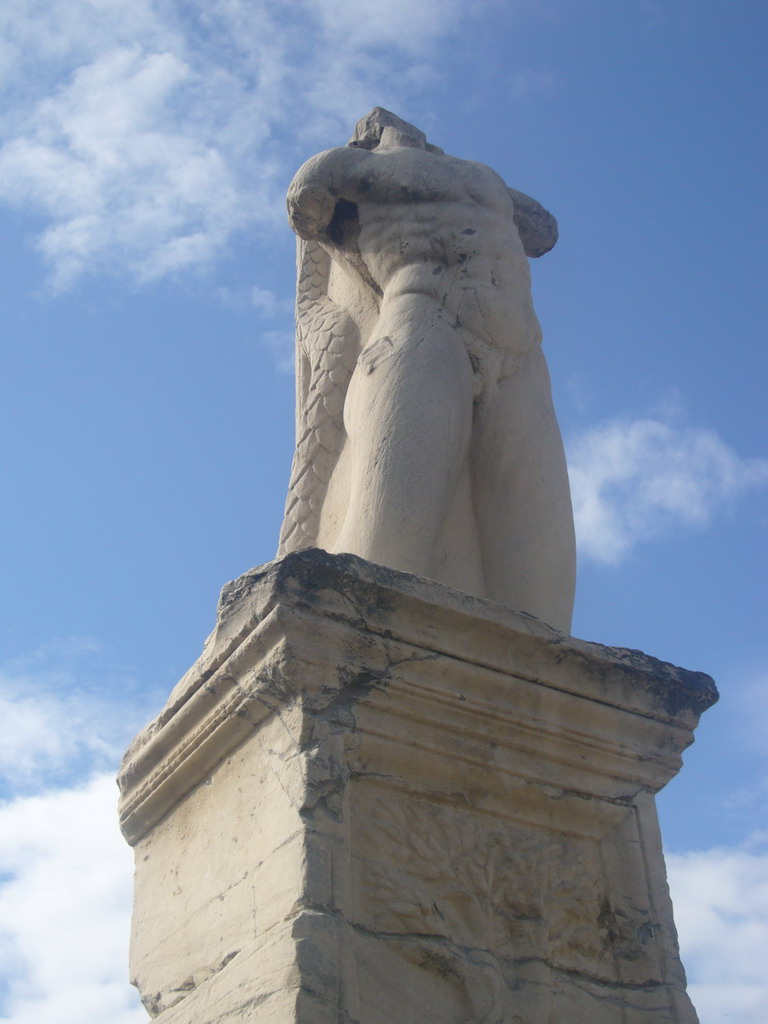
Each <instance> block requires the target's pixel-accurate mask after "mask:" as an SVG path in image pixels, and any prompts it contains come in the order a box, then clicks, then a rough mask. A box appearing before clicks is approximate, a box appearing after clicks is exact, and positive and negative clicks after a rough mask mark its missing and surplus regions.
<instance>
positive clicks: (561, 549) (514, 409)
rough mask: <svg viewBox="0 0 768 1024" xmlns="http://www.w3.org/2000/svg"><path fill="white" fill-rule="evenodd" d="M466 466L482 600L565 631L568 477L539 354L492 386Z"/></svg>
mask: <svg viewBox="0 0 768 1024" xmlns="http://www.w3.org/2000/svg"><path fill="white" fill-rule="evenodd" d="M471 465H472V473H473V487H474V491H475V507H476V513H477V517H478V527H479V531H480V543H481V548H482V559H483V569H484V574H485V581H486V594H487V596H488V597H490V598H492V599H493V600H495V601H499V602H501V603H502V604H505V605H507V606H508V607H511V608H514V609H516V610H518V611H526V612H530V613H531V614H532V615H536V616H537V617H538V618H541V619H544V621H545V622H548V623H549V624H550V625H552V626H555V627H556V628H557V629H561V630H563V631H564V632H566V633H567V632H570V627H571V616H572V614H573V596H574V588H575V578H576V554H575V540H574V532H573V513H572V510H571V497H570V489H569V486H568V473H567V469H566V464H565V454H564V451H563V443H562V440H561V437H560V430H559V428H558V425H557V420H556V419H555V412H554V408H553V405H552V394H551V387H550V382H549V373H548V371H547V366H546V362H545V360H544V356H543V354H542V352H541V350H540V349H539V348H536V349H534V350H533V351H532V352H531V353H530V354H529V355H528V356H527V357H526V358H525V359H524V361H523V364H522V365H521V367H520V368H519V369H518V370H516V371H515V372H514V373H513V374H512V375H511V376H510V377H505V378H504V379H503V380H501V381H499V383H498V385H497V386H496V387H495V388H494V387H493V386H491V387H489V389H488V390H487V391H486V393H485V395H484V396H483V399H482V401H481V402H480V404H479V406H478V409H477V412H476V419H475V433H474V437H473V441H472V452H471Z"/></svg>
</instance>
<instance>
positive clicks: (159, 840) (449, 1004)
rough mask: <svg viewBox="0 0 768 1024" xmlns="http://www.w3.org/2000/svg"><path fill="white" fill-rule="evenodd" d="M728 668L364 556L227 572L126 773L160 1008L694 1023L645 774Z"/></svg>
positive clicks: (681, 734) (249, 1017) (655, 784)
mask: <svg viewBox="0 0 768 1024" xmlns="http://www.w3.org/2000/svg"><path fill="white" fill-rule="evenodd" d="M716 697H717V694H716V690H715V688H714V684H713V683H712V680H711V679H710V678H709V677H708V676H705V675H703V674H701V673H695V672H687V671H685V670H683V669H678V668H674V667H673V666H671V665H667V664H664V663H661V662H658V661H655V660H654V659H652V658H648V657H646V656H645V655H643V654H640V653H639V652H636V651H626V650H619V649H611V648H605V647H601V646H599V645H596V644H589V643H585V642H583V641H579V640H575V639H573V638H566V637H565V636H563V635H562V634H560V633H557V632H555V631H554V630H552V629H550V628H549V627H548V626H546V625H544V624H543V623H541V622H539V621H537V620H536V619H534V618H531V617H529V616H526V615H521V614H516V613H514V612H511V611H509V610H507V609H505V608H502V607H500V606H499V605H497V604H494V603H491V602H488V601H484V600H481V599H477V598H472V597H468V596H466V595H463V594H460V593H458V592H456V591H452V590H450V589H448V588H446V587H443V586H441V585H439V584H436V583H433V582H431V581H428V580H424V579H419V578H417V577H413V576H410V575H408V574H402V573H399V572H394V571H390V570H386V569H383V568H381V567H377V566H374V565H371V564H370V563H367V562H364V561H362V560H360V559H357V558H354V557H352V556H333V555H329V554H326V553H325V552H320V551H313V550H310V551H306V552H302V553H300V554H295V555H291V556H288V557H287V558H285V559H283V560H280V561H277V562H274V563H271V564H269V565H267V566H263V567H261V568H259V569H256V570H253V571H252V572H250V573H247V574H246V575H245V576H243V577H241V578H240V579H239V580H236V581H234V582H233V583H232V584H229V585H228V586H227V587H225V588H224V591H223V592H222V600H221V602H220V607H219V617H218V621H217V625H216V629H215V631H214V633H213V634H212V636H211V638H210V639H209V641H208V643H207V644H206V647H205V649H204V651H203V654H202V656H201V658H200V659H199V661H198V662H197V663H196V664H195V665H194V666H193V667H192V669H191V670H190V671H189V673H187V675H186V676H185V677H184V678H183V679H182V680H181V682H180V683H179V685H178V686H177V687H176V689H175V690H174V691H173V693H172V695H171V697H170V699H169V702H168V704H167V705H166V707H165V709H164V710H163V712H162V713H161V714H160V716H159V717H158V718H157V719H156V720H155V721H154V722H153V723H152V724H151V725H150V726H148V727H147V729H145V730H144V731H143V732H142V733H140V734H139V736H137V738H136V740H135V741H134V742H133V744H132V745H131V748H130V749H129V751H128V753H127V754H126V757H125V760H124V764H123V768H122V771H121V776H120V786H121V791H122V799H121V819H122V825H123V829H124V832H125V835H126V837H127V838H128V840H129V842H130V843H131V844H133V845H134V846H135V852H136V899H135V910H134V923H133V939H132V949H131V970H132V976H133V978H134V980H135V983H136V984H137V985H138V987H139V991H140V992H141V995H142V998H143V1000H144V1002H145V1005H146V1006H147V1007H148V1009H149V1010H150V1011H151V1013H152V1014H153V1015H155V1014H159V1016H158V1021H159V1022H161V1024H234V1022H236V1021H237V1022H238V1024H242V1022H248V1024H267V1022H270V1024H291V1022H294V1024H575V1022H579V1024H581V1022H584V1021H589V1022H590V1024H693V1022H695V1021H696V1015H695V1012H694V1010H693V1008H692V1006H691V1004H690V1002H689V1000H688V997H687V995H686V994H685V977H684V973H683V969H682V967H681V965H680V962H679V958H678V952H677V946H676V939H675V930H674V924H673V919H672V908H671V904H670V901H669V895H668V891H667V886H666V880H665V869H664V860H663V856H662V851H661V844H660V838H659V834H658V826H657V818H656V811H655V806H654V794H655V793H656V792H657V791H658V790H659V789H660V788H661V787H662V786H664V785H665V783H666V782H667V781H668V780H669V779H670V778H671V777H672V776H673V775H674V774H675V773H676V772H677V770H678V769H679V767H680V763H681V759H680V755H681V752H682V751H683V750H684V749H685V747H686V746H687V745H688V744H689V743H690V742H691V740H692V730H693V729H694V728H695V726H696V724H697V721H698V718H699V715H700V714H701V712H702V711H704V710H705V709H706V708H707V707H708V706H709V705H710V704H712V703H713V702H714V700H716Z"/></svg>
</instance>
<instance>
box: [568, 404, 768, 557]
mask: <svg viewBox="0 0 768 1024" xmlns="http://www.w3.org/2000/svg"><path fill="white" fill-rule="evenodd" d="M568 454H569V460H568V461H569V474H570V479H571V491H572V495H573V505H574V517H575V520H576V534H577V538H578V543H579V549H580V551H581V553H582V554H584V555H586V556H588V557H590V558H593V559H595V560H597V561H601V562H607V563H616V562H618V561H620V559H621V558H623V557H624V556H625V555H626V554H627V553H628V552H629V551H630V549H631V548H632V547H633V546H634V545H635V544H637V543H639V542H641V541H644V540H648V539H650V538H653V537H655V536H657V535H658V534H660V533H663V532H664V531H666V530H668V529H670V528H673V527H676V526H680V525H685V526H696V525H698V526H701V525H705V524H707V523H708V522H709V521H710V520H711V518H712V517H713V516H714V515H715V513H717V512H718V511H720V510H721V509H722V508H723V507H725V506H727V505H728V504H729V503H730V502H731V501H733V499H735V498H738V497H740V496H741V495H742V494H744V493H745V492H746V491H748V490H749V489H751V488H754V487H757V486H760V485H762V484H764V483H765V482H766V481H768V459H743V458H741V457H740V456H739V455H738V454H737V453H736V452H734V451H733V449H731V448H729V447H728V446H727V445H726V444H725V443H724V442H723V441H722V440H721V439H720V438H719V437H718V436H717V434H715V433H713V432H712V431H709V430H702V429H699V428H695V427H688V426H685V425H680V424H678V423H676V422H674V421H672V420H665V419H662V418H647V419H638V420H612V421H610V422H608V423H603V424H600V425H598V426H596V427H593V428H591V429H589V430H587V431H585V432H584V433H583V434H581V435H580V436H579V437H577V438H576V439H575V440H574V441H573V442H572V443H571V444H570V445H569V452H568Z"/></svg>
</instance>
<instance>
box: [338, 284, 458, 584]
mask: <svg viewBox="0 0 768 1024" xmlns="http://www.w3.org/2000/svg"><path fill="white" fill-rule="evenodd" d="M372 338H373V340H372V341H371V342H370V343H369V344H368V345H366V347H365V349H364V351H363V353H362V354H361V356H360V360H359V362H358V365H357V368H356V369H355V372H354V375H353V377H352V380H351V382H350V385H349V390H348V392H347V399H346V404H345V407H344V423H345V427H346V430H347V434H348V444H349V445H350V447H351V451H350V453H349V454H350V460H351V472H350V488H349V503H348V507H347V512H346V517H345V519H344V522H343V525H342V527H341V530H340V533H339V535H338V536H337V538H336V539H335V541H334V544H333V550H335V551H350V552H352V553H353V554H358V555H361V556H362V557H363V558H367V559H369V560H370V561H373V562H378V563H380V564H382V565H388V566H391V567H392V568H395V569H403V570H405V571H408V572H415V573H419V574H421V575H429V574H430V571H431V569H432V566H433V562H434V558H435V547H436V543H437V539H438V536H439V534H440V531H441V528H442V525H443V522H444V519H445V516H446V513H447V511H448V508H449V505H450V503H451V501H452V498H453V496H454V492H455V491H456V487H457V483H458V481H459V479H460V476H461V471H462V468H463V467H464V465H465V461H466V458H467V454H468V449H469V443H470V438H471V430H472V383H473V380H472V369H471V366H470V363H469V358H468V356H467V353H466V349H465V347H464V345H463V344H462V342H461V340H460V338H459V337H458V336H457V332H456V331H455V330H454V329H453V328H452V327H450V326H449V325H447V324H445V323H444V322H443V320H442V318H441V315H440V311H439V309H438V308H437V306H436V304H435V303H434V302H432V301H430V300H429V299H428V298H427V297H426V296H423V295H414V294H408V295H404V296H399V297H398V298H397V299H396V300H394V301H391V300H390V301H388V302H385V304H384V305H383V307H382V312H381V317H380V319H379V323H378V325H377V330H376V332H375V333H374V334H373V336H372Z"/></svg>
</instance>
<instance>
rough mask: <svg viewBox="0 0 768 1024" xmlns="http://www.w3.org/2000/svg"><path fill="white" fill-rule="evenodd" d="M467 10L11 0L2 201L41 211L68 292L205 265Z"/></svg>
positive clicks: (0, 64)
mask: <svg viewBox="0 0 768 1024" xmlns="http://www.w3.org/2000/svg"><path fill="white" fill-rule="evenodd" d="M464 15H465V11H464V8H463V5H462V4H460V3H459V2H458V0H451V2H448V3H446V2H445V0H443V2H441V3H438V2H437V0H425V2H423V3H421V4H419V5H417V6H416V7H414V6H413V5H412V4H408V3H406V2H405V0H396V2H395V4H394V9H393V5H392V4H389V5H384V6H382V5H381V4H380V3H379V2H378V0H356V2H354V3H352V2H351V0H291V2H289V3H282V2H277V0H249V2H246V0H206V2H203V0H193V2H191V3H184V4H182V3H181V2H179V0H175V2H173V0H172V2H169V3H164V2H161V0H110V2H109V3H104V2H103V0H47V2H43V0H29V2H20V0H9V2H8V3H6V4H3V5H2V7H0V35H2V37H3V38H4V39H5V40H6V42H5V44H4V46H3V48H2V49H0V78H5V80H6V81H7V82H8V83H9V86H10V91H11V93H12V95H13V97H14V99H15V104H14V106H13V109H12V112H11V113H10V114H9V115H7V116H6V117H5V118H3V119H2V121H0V139H2V140H3V145H2V147H0V201H5V202H6V203H10V204H13V205H15V206H16V207H19V208H21V209H24V210H30V211H36V212H37V213H38V214H39V215H41V216H42V219H43V222H44V227H43V229H42V231H41V233H40V235H39V237H38V239H37V244H38V247H39V249H40V251H41V253H42V254H43V255H44V256H45V258H46V259H47V260H48V262H49V263H50V265H51V267H52V270H53V281H54V285H55V287H57V288H59V289H64V288H66V287H68V286H69V285H71V284H72V282H73V281H74V280H76V279H77V277H78V276H79V275H81V274H83V273H85V272H88V271H92V270H111V271H120V272H125V271H127V272H128V273H129V274H131V275H132V276H134V277H135V278H137V279H139V280H147V279H153V278H158V277H161V276H163V275H167V274H172V273H175V272H178V271H181V270H186V269H189V268H193V267H196V266H200V265H202V264H205V263H206V262H209V261H210V260H212V259H213V258H215V257H216V256H217V255H219V254H220V253H221V252H222V250H223V249H225V248H226V245H227V243H228V241H229V240H230V239H231V238H232V237H233V236H234V235H235V234H236V233H237V232H239V231H244V230H258V229H259V228H265V227H269V226H270V225H273V224H274V223H275V222H276V220H277V219H278V218H280V219H282V205H283V204H282V195H281V192H282V188H283V186H284V184H285V182H284V179H285V177H286V173H287V169H289V168H290V167H291V166H292V164H293V163H295V161H296V158H297V153H299V152H301V150H302V140H304V142H305V148H306V142H309V143H310V148H314V145H315V140H317V141H318V142H320V141H321V140H322V144H326V145H327V144H328V142H329V141H331V140H333V138H334V137H335V136H337V135H338V136H339V138H340V139H341V138H343V137H344V133H346V132H348V131H349V130H350V128H351V123H352V121H353V120H354V119H355V118H356V117H359V116H361V115H362V113H364V112H365V110H366V109H367V108H368V107H370V106H371V105H373V103H374V102H377V103H385V104H386V103H391V102H397V101H398V99H399V98H400V97H402V96H404V95H405V94H407V92H408V89H409V88H412V87H413V85H414V84H417V83H418V82H419V81H423V79H424V77H425V76H426V77H428V76H429V75H430V74H432V73H433V72H432V71H431V70H430V67H429V63H428V62H429V55H430V51H431V48H432V47H433V46H434V45H435V44H436V43H437V42H438V41H439V40H440V39H441V38H442V37H443V36H444V35H445V34H447V33H449V32H451V31H453V30H455V28H456V26H457V25H458V24H459V22H460V20H461V18H462V17H463V16H464ZM405 24H407V31H404V30H403V26H404V25H405ZM382 82H386V83H388V84H387V86H386V88H385V93H386V94H385V95H382V94H381V90H380V88H377V83H378V84H379V85H380V83H382Z"/></svg>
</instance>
